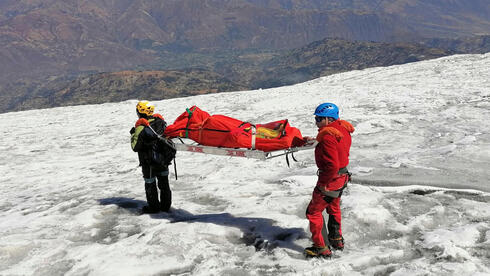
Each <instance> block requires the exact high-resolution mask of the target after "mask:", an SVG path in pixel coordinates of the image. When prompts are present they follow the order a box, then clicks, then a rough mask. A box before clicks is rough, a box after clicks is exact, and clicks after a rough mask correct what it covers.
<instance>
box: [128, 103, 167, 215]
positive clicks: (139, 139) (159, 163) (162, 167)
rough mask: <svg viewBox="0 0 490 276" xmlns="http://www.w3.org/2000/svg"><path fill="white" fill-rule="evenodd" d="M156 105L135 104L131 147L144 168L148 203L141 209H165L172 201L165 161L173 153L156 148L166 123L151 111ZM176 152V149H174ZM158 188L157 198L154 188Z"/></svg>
mask: <svg viewBox="0 0 490 276" xmlns="http://www.w3.org/2000/svg"><path fill="white" fill-rule="evenodd" d="M154 111H155V106H154V105H153V104H152V103H150V102H148V101H140V102H138V104H137V105H136V114H137V115H138V120H137V121H136V124H135V126H134V127H133V128H132V129H131V131H130V133H131V148H132V149H133V151H135V152H138V158H139V163H140V164H139V165H140V166H141V168H142V171H143V178H144V180H145V191H146V201H147V203H148V205H147V206H144V207H143V209H142V212H143V213H158V212H160V211H163V212H168V211H169V209H170V205H171V204H172V191H171V190H170V185H169V182H168V175H169V171H168V165H169V164H170V162H171V159H170V161H169V158H173V156H169V155H172V153H168V154H167V153H166V152H165V151H162V150H159V142H160V141H161V140H162V139H165V138H164V137H163V132H164V131H165V128H166V127H167V123H166V122H165V120H164V119H163V117H162V115H160V114H156V113H154ZM174 154H175V152H174ZM157 180H158V188H159V189H160V200H159V199H158V190H157Z"/></svg>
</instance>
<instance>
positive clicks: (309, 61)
mask: <svg viewBox="0 0 490 276" xmlns="http://www.w3.org/2000/svg"><path fill="white" fill-rule="evenodd" d="M489 30H490V5H488V0H452V1H447V0H434V1H422V0H416V1H407V0H396V1H380V0H366V1H360V0H352V1H340V0H334V1H320V0H233V1H221V0H179V1H177V0H162V1H150V0H118V1H114V0H84V1H80V0H64V1H61V0H20V1H19V0H3V1H0V102H1V103H0V112H5V111H7V110H19V109H25V108H33V107H45V106H54V105H58V104H62V101H58V100H56V101H54V102H50V101H51V100H53V98H50V97H51V96H52V95H55V94H56V93H58V92H57V91H61V90H63V89H64V88H66V86H69V85H72V84H71V81H73V82H74V83H77V78H85V76H87V75H94V74H99V73H102V72H117V71H123V70H126V71H127V70H133V71H134V70H137V71H139V70H152V71H161V70H183V69H187V68H204V69H206V70H209V71H212V72H207V73H205V74H204V73H202V74H200V76H204V75H212V76H211V77H210V78H211V80H212V81H214V80H216V79H220V78H227V79H230V80H231V82H232V83H238V84H230V85H231V86H233V87H236V88H238V89H241V88H243V87H262V86H264V87H270V86H274V85H281V84H288V83H291V82H292V81H301V80H306V79H309V78H311V77H316V76H320V75H323V74H329V73H332V72H337V71H345V70H350V69H355V68H364V67H365V66H382V65H383V64H388V65H389V64H396V63H400V62H403V61H406V60H407V58H408V61H410V60H413V57H410V58H409V57H408V55H409V54H408V52H405V53H404V54H400V56H396V54H393V55H390V56H389V57H386V60H384V61H383V60H382V59H383V58H382V57H379V60H378V58H376V57H375V53H370V54H368V55H369V56H370V57H368V60H366V61H361V60H360V59H362V58H364V57H362V56H360V55H358V54H355V56H356V61H355V63H352V60H351V61H340V62H341V63H343V64H337V65H335V59H337V60H338V59H339V58H341V57H342V58H346V57H347V58H348V54H347V53H344V54H333V56H331V57H330V54H328V56H329V57H327V58H326V57H325V55H323V56H322V55H321V56H317V57H313V56H311V57H307V56H308V55H316V54H317V53H320V52H321V51H320V50H319V51H320V52H318V51H316V50H315V51H313V50H311V52H307V53H305V56H304V57H301V55H300V54H299V53H297V54H293V53H288V52H287V50H290V49H295V48H296V49H297V48H300V47H303V46H304V45H307V44H308V43H312V42H314V41H318V40H321V39H324V38H325V37H338V38H343V39H347V40H350V41H365V42H368V41H378V42H395V41H418V40H422V39H424V41H426V46H428V47H442V48H444V47H449V48H451V50H454V51H458V50H460V49H465V50H466V52H472V51H482V50H483V49H485V47H486V46H485V45H486V44H485V43H484V44H483V46H482V47H480V46H474V44H472V43H473V42H468V40H467V39H466V38H461V39H460V40H459V41H465V42H461V43H460V44H458V45H459V46H458V45H454V43H453V42H451V41H452V40H451V39H452V38H454V37H459V36H462V37H466V36H471V35H475V34H487V35H488V32H489ZM432 38H438V39H437V40H430V41H429V39H432ZM449 38H451V39H449ZM362 47H364V46H362ZM362 47H361V48H362ZM366 47H367V46H366ZM366 47H365V48H363V49H364V50H369V47H367V48H366ZM340 48H341V49H342V47H340ZM347 48H349V49H350V48H352V47H350V46H349V47H347ZM304 50H306V51H310V50H308V49H304ZM326 50H327V52H329V53H330V51H332V50H333V49H326ZM351 50H352V49H351ZM359 50H362V49H359ZM413 50H415V49H413ZM285 51H286V53H287V54H286V56H283V54H284V53H285ZM390 51H391V50H390ZM354 52H355V51H354ZM378 53H379V54H382V51H378ZM407 54H408V55H407ZM298 55H299V56H298ZM415 55H416V56H422V54H420V51H419V52H418V53H416V54H415ZM429 56H434V57H435V56H438V54H436V53H433V54H430V55H429ZM278 57H280V58H281V59H282V60H280V59H276V60H274V58H278ZM416 59H420V58H416ZM317 61H318V64H316V62H317ZM301 64H303V65H301ZM201 72H203V71H201ZM213 72H217V73H218V74H219V75H221V76H216V75H213V74H215V73H213ZM277 72H280V73H277ZM278 77H279V80H278ZM190 78H191V77H190ZM202 81H203V86H202V89H201V88H199V89H198V88H197V87H196V86H195V85H194V86H189V87H186V88H183V87H182V86H180V88H179V89H183V90H185V91H194V90H206V89H211V90H212V89H218V90H220V89H222V88H210V87H209V86H207V85H206V79H203V80H202ZM228 83H229V82H227V81H225V82H224V86H226V85H229V84H228ZM102 87H103V86H102ZM77 91H78V90H77ZM73 93H75V92H73ZM77 93H78V92H77ZM75 94H76V93H75ZM41 97H47V98H49V99H51V100H46V99H41ZM33 98H36V100H33ZM61 98H63V97H61ZM61 98H60V99H61ZM109 98H111V99H112V97H109ZM101 99H105V97H102V98H101ZM28 102H30V104H27V103H28ZM70 102H71V101H70ZM77 102H85V101H77ZM35 103H39V105H38V104H35Z"/></svg>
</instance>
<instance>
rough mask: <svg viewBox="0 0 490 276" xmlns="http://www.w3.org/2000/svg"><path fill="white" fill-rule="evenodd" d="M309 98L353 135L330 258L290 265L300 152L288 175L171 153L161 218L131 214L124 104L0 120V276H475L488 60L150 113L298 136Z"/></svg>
mask: <svg viewBox="0 0 490 276" xmlns="http://www.w3.org/2000/svg"><path fill="white" fill-rule="evenodd" d="M325 101H331V102H335V103H337V104H338V105H339V106H340V108H341V117H342V118H343V119H345V120H348V121H351V122H352V123H353V124H354V126H355V127H356V132H355V133H354V135H353V146H352V150H351V164H350V170H351V171H352V172H353V173H354V177H353V183H351V184H350V186H349V188H348V189H347V190H346V192H345V194H344V196H343V202H342V208H343V232H344V237H345V239H346V249H345V250H344V251H343V252H334V257H333V258H332V259H329V260H305V259H304V258H303V257H302V255H301V252H302V249H303V248H304V247H306V246H309V244H310V240H309V234H308V223H307V220H306V218H305V214H304V213H305V208H306V205H307V204H308V202H309V200H310V196H311V192H312V190H313V187H314V185H315V180H316V175H315V173H316V167H315V163H314V157H313V152H312V151H303V152H300V153H298V154H297V155H296V157H297V159H299V161H300V162H298V163H293V164H292V165H291V168H288V167H287V166H286V163H285V161H284V159H281V158H276V159H271V160H268V161H257V160H251V159H244V158H238V157H236V158H232V157H223V156H213V155H202V154H192V153H187V152H179V153H178V157H177V168H178V173H179V178H178V180H177V181H175V180H174V179H173V175H171V176H170V179H171V187H172V190H173V192H174V203H173V208H172V211H171V213H169V214H164V213H161V214H156V215H139V213H138V210H139V208H141V207H142V206H143V204H144V202H145V197H144V187H143V181H142V178H141V172H140V169H139V168H138V167H137V156H136V154H135V153H133V152H132V151H131V149H130V146H129V132H128V131H129V129H130V128H131V127H132V125H133V124H134V122H135V120H136V118H135V112H134V107H135V104H136V100H133V101H126V102H122V103H109V104H101V105H87V106H74V107H62V108H52V109H44V110H32V111H24V112H14V113H6V114H0V131H1V137H2V139H0V154H1V158H0V165H1V166H0V183H1V185H0V222H1V223H0V275H232V274H233V275H388V274H390V275H407V274H410V275H456V274H458V275H460V274H463V273H464V274H465V275H488V274H489V273H490V266H489V264H490V255H489V252H490V203H489V202H490V194H489V193H490V188H489V183H490V173H489V167H490V166H489V165H490V120H489V118H490V53H489V54H485V55H457V56H451V57H445V58H440V59H437V60H430V61H422V62H417V63H411V64H405V65H399V66H391V67H384V68H371V69H366V70H362V71H352V72H347V73H342V74H337V75H332V76H328V77H323V78H319V79H316V80H313V81H310V82H306V83H302V84H297V85H293V86H287V87H280V88H274V89H264V90H256V91H247V92H233V93H224V94H214V95H204V96H197V97H188V98H179V99H171V100H164V101H159V102H155V104H156V107H157V111H158V112H160V113H162V114H163V116H164V117H165V118H166V120H167V121H168V122H170V123H171V122H172V121H173V120H174V119H175V118H176V117H177V116H178V115H179V114H180V113H181V112H183V111H184V110H185V108H187V107H190V106H192V105H198V106H199V107H201V108H202V109H203V110H206V111H208V112H210V113H211V114H224V115H228V116H231V117H235V118H238V119H240V120H243V121H250V122H255V123H264V122H268V121H273V120H279V119H284V118H288V119H289V122H290V123H291V125H292V126H295V127H298V128H299V129H301V131H302V133H303V134H304V135H310V136H314V135H315V133H316V129H315V124H314V119H313V115H312V113H313V110H314V108H315V107H316V106H317V105H318V104H319V103H322V102H325ZM172 170H173V169H172V168H171V171H172Z"/></svg>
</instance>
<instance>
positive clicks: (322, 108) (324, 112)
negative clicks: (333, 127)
mask: <svg viewBox="0 0 490 276" xmlns="http://www.w3.org/2000/svg"><path fill="white" fill-rule="evenodd" d="M315 115H316V116H319V117H330V118H334V119H335V120H337V119H338V118H339V108H338V107H337V106H336V105H335V104H333V103H322V104H321V105H319V106H318V107H317V108H316V109H315Z"/></svg>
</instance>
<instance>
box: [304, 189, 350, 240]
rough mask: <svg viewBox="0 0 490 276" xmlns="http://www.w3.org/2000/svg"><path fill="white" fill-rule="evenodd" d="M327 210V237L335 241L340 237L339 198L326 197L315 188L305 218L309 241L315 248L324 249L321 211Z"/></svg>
mask: <svg viewBox="0 0 490 276" xmlns="http://www.w3.org/2000/svg"><path fill="white" fill-rule="evenodd" d="M325 209H327V213H328V215H329V218H328V224H327V228H328V237H329V238H330V239H337V238H341V237H342V229H341V222H342V218H341V212H340V196H339V197H337V198H333V197H326V196H325V195H323V194H322V193H321V192H320V191H319V190H318V189H317V188H315V190H314V191H313V196H312V199H311V201H310V204H309V205H308V208H307V209H306V217H307V218H308V220H309V221H310V231H311V239H312V240H313V243H314V245H315V246H320V247H324V246H325V241H324V239H323V236H322V228H323V215H322V212H323V210H325Z"/></svg>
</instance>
